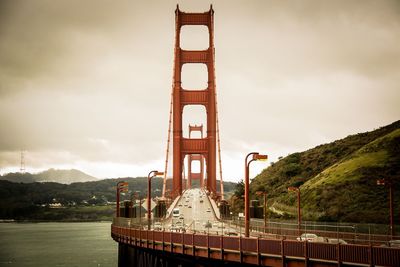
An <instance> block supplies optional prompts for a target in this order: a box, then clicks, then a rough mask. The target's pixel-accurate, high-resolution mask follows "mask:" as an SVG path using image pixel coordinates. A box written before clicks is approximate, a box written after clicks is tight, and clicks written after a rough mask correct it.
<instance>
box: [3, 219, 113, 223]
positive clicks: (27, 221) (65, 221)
mask: <svg viewBox="0 0 400 267" xmlns="http://www.w3.org/2000/svg"><path fill="white" fill-rule="evenodd" d="M82 222H102V223H104V222H109V223H112V220H14V219H7V220H0V224H1V223H82Z"/></svg>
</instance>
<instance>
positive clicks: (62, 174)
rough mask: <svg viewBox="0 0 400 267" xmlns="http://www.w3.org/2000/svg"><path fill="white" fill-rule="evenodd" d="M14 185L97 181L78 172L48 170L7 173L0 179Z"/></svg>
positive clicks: (72, 170)
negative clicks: (35, 172)
mask: <svg viewBox="0 0 400 267" xmlns="http://www.w3.org/2000/svg"><path fill="white" fill-rule="evenodd" d="M0 180H7V181H10V182H14V183H34V182H54V183H61V184H71V183H78V182H88V181H97V180H98V179H97V178H95V177H93V176H90V175H88V174H86V173H84V172H81V171H79V170H75V169H71V170H55V169H49V170H47V171H44V172H40V173H37V174H31V173H8V174H6V175H4V176H1V177H0Z"/></svg>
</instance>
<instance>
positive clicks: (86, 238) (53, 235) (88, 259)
mask: <svg viewBox="0 0 400 267" xmlns="http://www.w3.org/2000/svg"><path fill="white" fill-rule="evenodd" d="M110 228H111V222H80V223H66V222H60V223H58V222H48V223H0V266H1V267H3V266H8V267H14V266H15V267H28V266H29V267H33V266H35V267H36V266H95V267H99V266H101V267H103V266H117V263H118V243H117V242H115V241H114V240H112V238H111V235H110V232H111V230H110Z"/></svg>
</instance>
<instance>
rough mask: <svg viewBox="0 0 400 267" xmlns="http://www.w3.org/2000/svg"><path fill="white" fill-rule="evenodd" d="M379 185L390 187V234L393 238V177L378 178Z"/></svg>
mask: <svg viewBox="0 0 400 267" xmlns="http://www.w3.org/2000/svg"><path fill="white" fill-rule="evenodd" d="M376 184H377V185H386V186H387V187H389V212H390V215H389V216H390V225H389V227H390V236H391V237H392V238H393V236H394V227H393V224H394V220H393V183H392V180H391V179H387V180H385V179H378V180H376Z"/></svg>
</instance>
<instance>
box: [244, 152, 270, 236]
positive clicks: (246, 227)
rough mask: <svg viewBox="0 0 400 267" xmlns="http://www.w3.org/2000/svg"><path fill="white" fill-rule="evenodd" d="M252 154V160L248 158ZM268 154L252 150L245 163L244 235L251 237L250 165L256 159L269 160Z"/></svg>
mask: <svg viewBox="0 0 400 267" xmlns="http://www.w3.org/2000/svg"><path fill="white" fill-rule="evenodd" d="M250 156H252V157H253V158H252V159H251V160H248V159H249V157H250ZM267 159H268V156H267V155H261V154H259V153H258V152H251V153H249V154H247V156H246V158H245V160H244V164H245V166H244V167H245V168H244V176H245V179H244V220H245V221H244V235H245V237H249V225H250V197H249V166H250V163H251V162H253V161H256V160H267Z"/></svg>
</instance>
